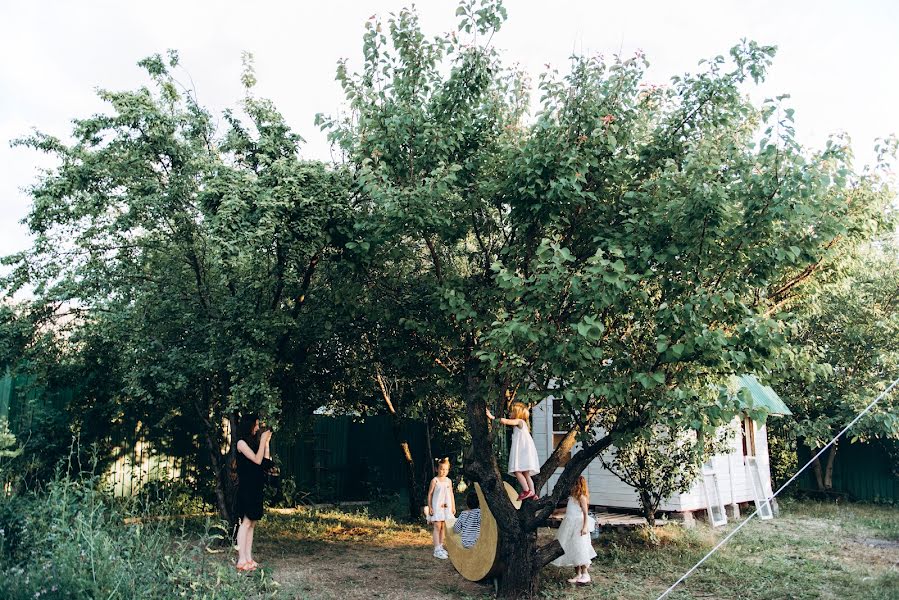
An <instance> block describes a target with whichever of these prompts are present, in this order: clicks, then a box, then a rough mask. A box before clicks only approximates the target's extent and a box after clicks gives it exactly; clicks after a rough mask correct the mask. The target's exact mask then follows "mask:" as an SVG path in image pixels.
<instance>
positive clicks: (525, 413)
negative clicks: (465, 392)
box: [487, 402, 540, 500]
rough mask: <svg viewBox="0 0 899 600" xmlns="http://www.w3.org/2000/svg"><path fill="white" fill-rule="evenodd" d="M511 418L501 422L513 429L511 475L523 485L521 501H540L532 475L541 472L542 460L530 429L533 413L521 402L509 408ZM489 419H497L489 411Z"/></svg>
mask: <svg viewBox="0 0 899 600" xmlns="http://www.w3.org/2000/svg"><path fill="white" fill-rule="evenodd" d="M509 416H510V417H511V419H504V418H500V419H499V422H500V423H502V424H503V425H508V426H509V427H514V429H512V447H511V448H510V449H509V473H511V474H512V475H515V478H516V479H518V483H520V484H521V493H520V494H519V495H518V499H519V500H525V499H527V498H533V499H534V500H537V499H539V498H540V497H539V496H538V495H537V490H535V489H534V480H533V479H531V476H532V475H536V474H537V473H539V472H540V459H539V458H538V457H537V445H536V444H534V438H532V437H531V432H530V430H529V429H528V420H529V419H530V417H531V411H530V410H528V407H527V406H525V405H524V404H523V403H521V402H513V403H512V405H511V406H510V407H509ZM487 418H489V419H495V418H496V417H494V416H493V415H492V414H490V409H489V408H488V409H487Z"/></svg>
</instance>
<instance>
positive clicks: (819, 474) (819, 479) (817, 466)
mask: <svg viewBox="0 0 899 600" xmlns="http://www.w3.org/2000/svg"><path fill="white" fill-rule="evenodd" d="M812 472H814V474H815V483H817V484H818V491H819V492H823V491H824V473H823V471H822V469H821V460H820V459H818V458H817V457H816V458H815V459H814V460H813V461H812Z"/></svg>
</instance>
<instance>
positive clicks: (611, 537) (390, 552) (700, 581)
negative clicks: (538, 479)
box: [255, 502, 899, 600]
mask: <svg viewBox="0 0 899 600" xmlns="http://www.w3.org/2000/svg"><path fill="white" fill-rule="evenodd" d="M728 527H733V526H732V525H731V526H728ZM728 527H724V528H721V529H717V530H712V529H710V528H709V527H706V526H705V525H702V524H700V525H699V526H698V527H697V528H696V529H694V530H684V529H681V528H680V527H679V526H677V525H669V526H668V527H666V528H664V529H660V530H659V531H658V534H657V538H658V545H653V544H651V543H649V542H648V541H647V539H646V534H645V532H640V531H632V532H620V533H612V534H604V535H603V536H602V537H601V538H600V539H599V540H598V541H596V542H595V543H594V546H595V548H596V551H597V553H598V556H597V558H596V560H595V561H594V563H593V567H592V568H591V574H592V576H593V581H594V583H593V585H592V586H589V587H581V588H573V587H572V586H570V585H569V584H568V583H566V582H565V579H566V578H567V577H570V576H571V575H570V570H565V571H562V570H560V569H557V568H554V567H547V568H546V569H544V572H543V576H544V581H543V593H544V595H545V597H547V598H609V599H613V598H614V599H620V600H631V599H633V600H637V599H640V600H644V599H650V600H654V599H655V598H657V597H658V595H659V594H660V593H661V592H662V591H664V590H665V589H666V588H667V587H668V586H669V585H670V584H671V583H673V582H674V581H675V580H676V579H677V578H678V577H679V576H680V575H681V574H683V573H684V572H685V571H686V570H687V569H689V568H690V567H691V566H692V565H693V564H694V563H695V562H696V561H697V560H699V558H701V557H702V556H703V555H704V554H705V552H707V551H708V549H709V548H711V546H712V545H714V543H715V542H716V541H717V540H718V539H720V538H721V537H722V536H723V535H726V533H727V532H728V531H729V528H728ZM541 536H542V537H546V538H547V539H551V536H552V531H551V530H546V531H542V532H541ZM255 546H256V555H257V559H258V560H260V561H261V562H263V563H264V564H265V566H266V568H267V569H266V570H267V571H268V572H269V573H270V574H271V576H272V577H273V578H274V580H275V581H277V582H278V583H279V584H280V590H281V592H282V593H283V595H284V596H286V597H289V598H309V599H311V600H312V599H314V600H317V599H326V598H339V599H350V598H411V599H419V598H420V599H425V598H429V599H430V598H434V599H440V598H485V597H488V596H490V595H491V594H492V591H493V587H492V585H485V584H477V583H471V582H468V581H466V580H464V579H462V577H460V576H459V575H458V574H456V572H455V571H454V569H453V567H452V565H451V564H450V563H449V562H448V561H440V560H437V559H435V558H433V557H432V556H431V536H430V532H429V531H428V530H427V529H425V528H424V527H421V526H417V525H403V524H398V523H397V522H395V521H393V520H391V519H389V518H387V519H381V518H373V517H370V516H368V515H367V514H365V513H355V514H354V513H346V512H340V511H313V510H310V509H299V510H297V511H294V512H290V513H286V514H278V513H274V512H271V513H269V515H268V516H267V517H266V518H265V520H264V521H263V522H262V523H261V524H260V526H259V528H258V529H257V534H256V542H255ZM669 598H671V599H672V600H674V599H679V600H686V599H688V598H703V599H709V598H719V599H725V598H726V599H731V598H752V599H756V598H759V599H778V600H781V599H797V600H798V599H803V600H804V599H809V600H811V599H828V598H834V599H837V598H840V599H848V600H853V599H858V600H862V599H864V600H873V599H896V600H899V509H897V508H891V507H880V506H869V505H839V506H837V505H831V504H820V503H812V502H784V503H782V509H781V516H780V517H779V518H777V519H775V520H773V521H766V522H762V521H753V522H752V523H750V524H748V525H747V526H746V527H744V528H743V529H742V530H741V531H740V532H739V533H737V534H736V536H735V537H734V538H732V539H731V541H730V542H729V543H728V544H727V545H726V546H725V547H724V548H722V549H721V550H720V551H719V552H718V553H717V554H716V555H715V556H713V557H712V558H711V559H710V560H709V561H708V562H706V563H705V565H703V567H701V568H700V570H699V571H698V572H696V573H694V575H693V576H692V577H690V579H688V580H687V582H686V583H685V584H684V585H682V586H681V587H680V588H678V590H677V591H676V592H674V593H672V594H671V595H670V596H669Z"/></svg>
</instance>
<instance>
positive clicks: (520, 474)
mask: <svg viewBox="0 0 899 600" xmlns="http://www.w3.org/2000/svg"><path fill="white" fill-rule="evenodd" d="M515 479H517V480H518V483H520V484H521V491H522V492H526V491H528V490H529V489H531V487H530V486H531V485H534V484H533V482H532V483H531V484H530V485H528V479H529V477H525V475H524V471H515Z"/></svg>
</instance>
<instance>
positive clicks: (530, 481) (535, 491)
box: [524, 473, 537, 494]
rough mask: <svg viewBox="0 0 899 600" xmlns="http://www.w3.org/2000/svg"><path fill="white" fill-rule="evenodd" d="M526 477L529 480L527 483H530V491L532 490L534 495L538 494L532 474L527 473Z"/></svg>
mask: <svg viewBox="0 0 899 600" xmlns="http://www.w3.org/2000/svg"><path fill="white" fill-rule="evenodd" d="M524 477H525V479H527V482H528V489H529V490H531V491H532V492H534V493H535V494H536V493H537V490H536V489H534V480H533V479H531V474H530V473H526V474H525V476H524Z"/></svg>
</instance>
